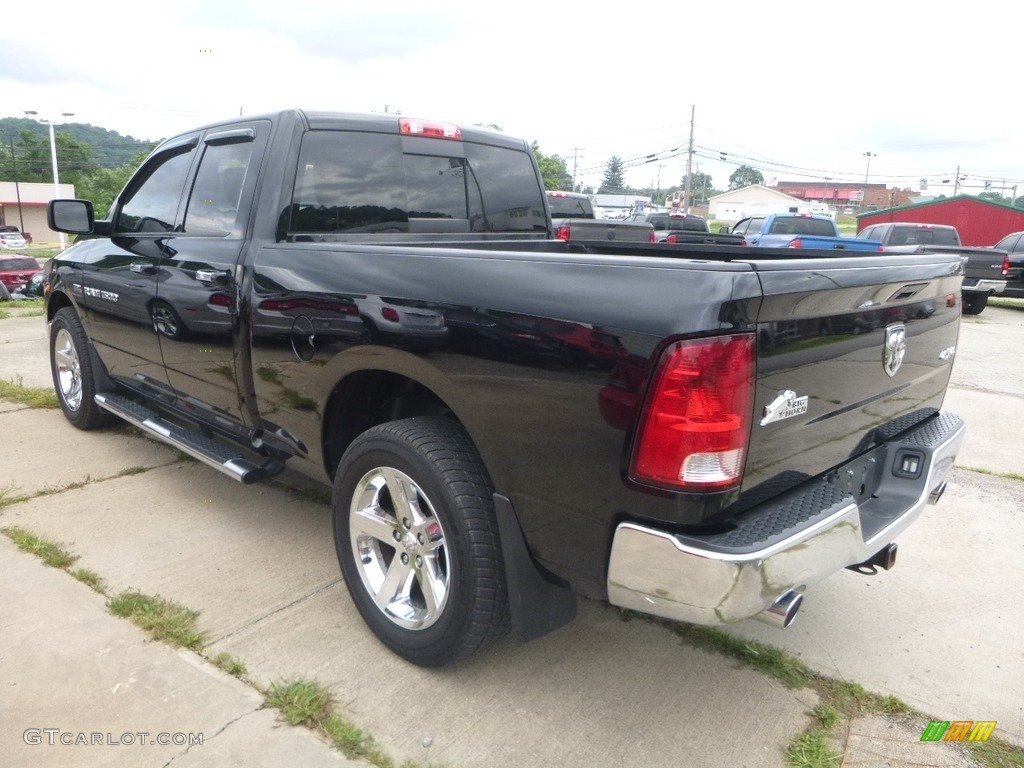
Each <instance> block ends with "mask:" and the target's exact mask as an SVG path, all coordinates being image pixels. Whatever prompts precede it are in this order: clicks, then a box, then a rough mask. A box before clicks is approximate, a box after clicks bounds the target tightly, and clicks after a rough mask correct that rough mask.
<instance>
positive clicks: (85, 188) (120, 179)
mask: <svg viewBox="0 0 1024 768" xmlns="http://www.w3.org/2000/svg"><path fill="white" fill-rule="evenodd" d="M148 155H149V151H148V150H147V151H145V152H140V153H139V154H138V156H136V157H135V158H134V159H133V160H132V161H131V162H128V163H125V164H124V165H122V166H120V167H118V168H99V167H94V168H92V169H91V170H90V171H89V172H88V173H86V174H84V175H83V177H82V178H81V180H80V181H79V182H78V183H77V184H76V185H75V194H76V195H78V197H80V198H81V199H83V200H89V201H91V202H92V204H93V210H94V211H95V213H96V218H97V219H105V218H106V217H107V214H108V213H109V212H110V206H111V204H112V203H113V202H114V198H115V197H117V195H118V193H119V192H120V191H121V190H122V189H124V185H125V184H127V183H128V179H130V178H131V177H132V174H133V173H135V171H136V169H137V168H138V167H139V166H140V165H142V161H143V160H145V159H146V157H147V156H148Z"/></svg>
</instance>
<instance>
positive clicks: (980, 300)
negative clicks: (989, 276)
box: [960, 291, 988, 315]
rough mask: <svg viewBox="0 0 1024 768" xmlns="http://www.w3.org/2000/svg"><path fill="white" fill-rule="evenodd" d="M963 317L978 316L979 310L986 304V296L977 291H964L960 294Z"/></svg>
mask: <svg viewBox="0 0 1024 768" xmlns="http://www.w3.org/2000/svg"><path fill="white" fill-rule="evenodd" d="M960 296H961V301H962V303H963V313H964V314H965V315H980V314H981V310H983V309H984V308H985V305H986V304H988V294H987V293H978V292H977V291H965V292H964V293H962V294H960Z"/></svg>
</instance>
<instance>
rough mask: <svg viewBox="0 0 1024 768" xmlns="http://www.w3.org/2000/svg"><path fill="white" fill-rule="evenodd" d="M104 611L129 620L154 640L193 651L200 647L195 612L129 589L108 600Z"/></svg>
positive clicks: (200, 637)
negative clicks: (106, 610) (106, 609)
mask: <svg viewBox="0 0 1024 768" xmlns="http://www.w3.org/2000/svg"><path fill="white" fill-rule="evenodd" d="M107 608H108V609H109V610H110V612H111V613H112V614H114V615H115V616H121V617H122V618H126V619H131V621H132V623H133V624H135V626H137V627H139V628H140V629H142V630H145V631H146V632H148V633H149V634H150V636H151V637H152V638H153V639H154V640H160V641H161V642H164V643H167V644H168V645H172V646H175V647H176V648H188V649H189V650H192V651H197V652H198V651H199V650H200V649H201V648H202V647H203V638H204V633H203V632H201V631H200V630H199V628H198V626H197V624H196V619H198V618H199V612H198V611H193V610H192V609H190V608H186V607H185V606H183V605H180V604H179V603H175V602H173V601H171V600H165V599H164V598H162V597H151V596H150V595H144V594H142V593H141V592H136V591H131V590H130V591H126V592H122V593H121V594H119V595H118V596H117V597H113V598H111V599H110V600H108V601H107Z"/></svg>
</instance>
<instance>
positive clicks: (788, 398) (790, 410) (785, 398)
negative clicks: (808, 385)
mask: <svg viewBox="0 0 1024 768" xmlns="http://www.w3.org/2000/svg"><path fill="white" fill-rule="evenodd" d="M801 413H807V396H806V395H804V396H803V397H797V396H796V392H794V391H793V390H791V389H787V390H786V391H785V392H780V393H779V396H778V397H776V398H775V399H774V400H772V401H771V403H769V404H768V405H766V406H765V407H764V414H763V416H764V418H762V419H761V421H760V424H761V426H762V427H763V426H764V425H765V424H771V423H772V422H773V421H782V420H783V419H791V418H793V417H794V416H799V415H800V414H801Z"/></svg>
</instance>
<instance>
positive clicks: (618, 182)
mask: <svg viewBox="0 0 1024 768" xmlns="http://www.w3.org/2000/svg"><path fill="white" fill-rule="evenodd" d="M625 190H626V181H625V179H623V178H622V158H620V157H619V156H618V155H612V156H611V157H610V158H608V165H606V166H605V169H604V176H603V177H602V178H601V186H600V187H599V188H598V190H597V191H598V192H612V193H614V192H624V191H625Z"/></svg>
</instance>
